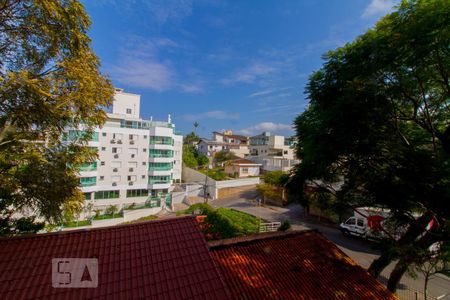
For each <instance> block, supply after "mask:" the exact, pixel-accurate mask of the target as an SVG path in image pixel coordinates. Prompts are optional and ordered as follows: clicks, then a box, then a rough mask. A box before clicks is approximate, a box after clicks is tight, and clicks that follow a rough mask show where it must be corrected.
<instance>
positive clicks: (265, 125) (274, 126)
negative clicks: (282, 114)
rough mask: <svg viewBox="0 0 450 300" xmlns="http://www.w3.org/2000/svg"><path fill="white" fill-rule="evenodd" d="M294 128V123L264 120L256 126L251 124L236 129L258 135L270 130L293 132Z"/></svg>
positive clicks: (274, 131)
mask: <svg viewBox="0 0 450 300" xmlns="http://www.w3.org/2000/svg"><path fill="white" fill-rule="evenodd" d="M293 130H294V128H293V126H292V125H288V124H281V123H273V122H262V123H259V124H256V125H254V126H250V127H247V128H244V129H240V130H236V132H237V133H240V134H243V135H256V134H259V133H261V132H263V131H269V132H271V133H287V132H289V133H290V134H292V132H293Z"/></svg>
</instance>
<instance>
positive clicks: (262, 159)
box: [246, 132, 300, 171]
mask: <svg viewBox="0 0 450 300" xmlns="http://www.w3.org/2000/svg"><path fill="white" fill-rule="evenodd" d="M249 147H250V155H249V156H247V157H246V158H247V159H249V160H251V161H253V162H256V163H260V164H262V169H263V170H265V171H276V170H282V171H289V170H290V169H291V168H292V167H293V166H295V165H296V164H298V163H299V162H300V161H299V160H297V159H296V157H295V139H293V138H287V137H284V136H282V135H271V134H270V132H263V133H262V134H260V135H256V136H252V137H250V146H249Z"/></svg>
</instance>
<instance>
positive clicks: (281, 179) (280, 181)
mask: <svg viewBox="0 0 450 300" xmlns="http://www.w3.org/2000/svg"><path fill="white" fill-rule="evenodd" d="M261 178H262V179H263V180H264V182H265V183H268V184H271V185H274V186H278V187H283V186H285V185H286V184H287V183H288V181H289V174H287V173H286V172H283V171H280V170H278V171H272V172H267V173H265V174H264V175H262V176H261Z"/></svg>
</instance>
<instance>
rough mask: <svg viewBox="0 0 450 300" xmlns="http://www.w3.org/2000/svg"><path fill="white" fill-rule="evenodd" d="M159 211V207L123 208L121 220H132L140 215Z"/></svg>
mask: <svg viewBox="0 0 450 300" xmlns="http://www.w3.org/2000/svg"><path fill="white" fill-rule="evenodd" d="M160 211H161V208H159V207H154V208H141V209H135V210H125V211H124V212H123V221H122V222H128V221H134V220H137V219H139V218H142V217H147V216H150V215H156V214H157V213H159V212H160Z"/></svg>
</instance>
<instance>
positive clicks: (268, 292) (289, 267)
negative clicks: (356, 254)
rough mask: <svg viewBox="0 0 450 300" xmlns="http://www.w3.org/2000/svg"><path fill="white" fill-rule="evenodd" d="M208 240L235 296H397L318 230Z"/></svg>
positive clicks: (291, 297) (299, 297)
mask: <svg viewBox="0 0 450 300" xmlns="http://www.w3.org/2000/svg"><path fill="white" fill-rule="evenodd" d="M209 245H210V249H211V252H212V256H213V258H214V260H215V261H216V263H217V264H218V265H219V266H220V268H221V270H222V274H223V275H224V277H225V282H226V284H227V286H228V288H229V289H230V291H231V294H232V298H233V299H241V298H242V295H245V296H246V297H245V299H321V300H322V299H350V300H356V299H358V300H359V299H361V300H362V299H364V300H366V299H387V300H389V299H398V298H397V297H396V296H395V295H393V294H392V293H391V292H389V291H388V290H387V289H386V288H385V287H384V286H383V285H382V284H381V283H380V282H378V281H377V280H376V279H375V278H373V277H372V276H371V275H370V274H369V273H367V272H366V271H365V270H364V269H362V268H361V267H360V266H359V265H357V264H356V263H355V262H354V261H353V260H352V259H351V258H350V257H348V256H347V255H345V254H344V253H343V252H342V251H341V250H340V249H339V248H338V247H337V246H335V245H334V244H333V243H332V242H330V241H329V240H327V239H326V238H324V237H323V236H322V235H321V234H320V233H318V232H315V231H301V232H287V233H279V232H276V233H268V234H261V235H258V236H250V237H243V238H234V239H230V240H223V241H214V242H210V244H209Z"/></svg>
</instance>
